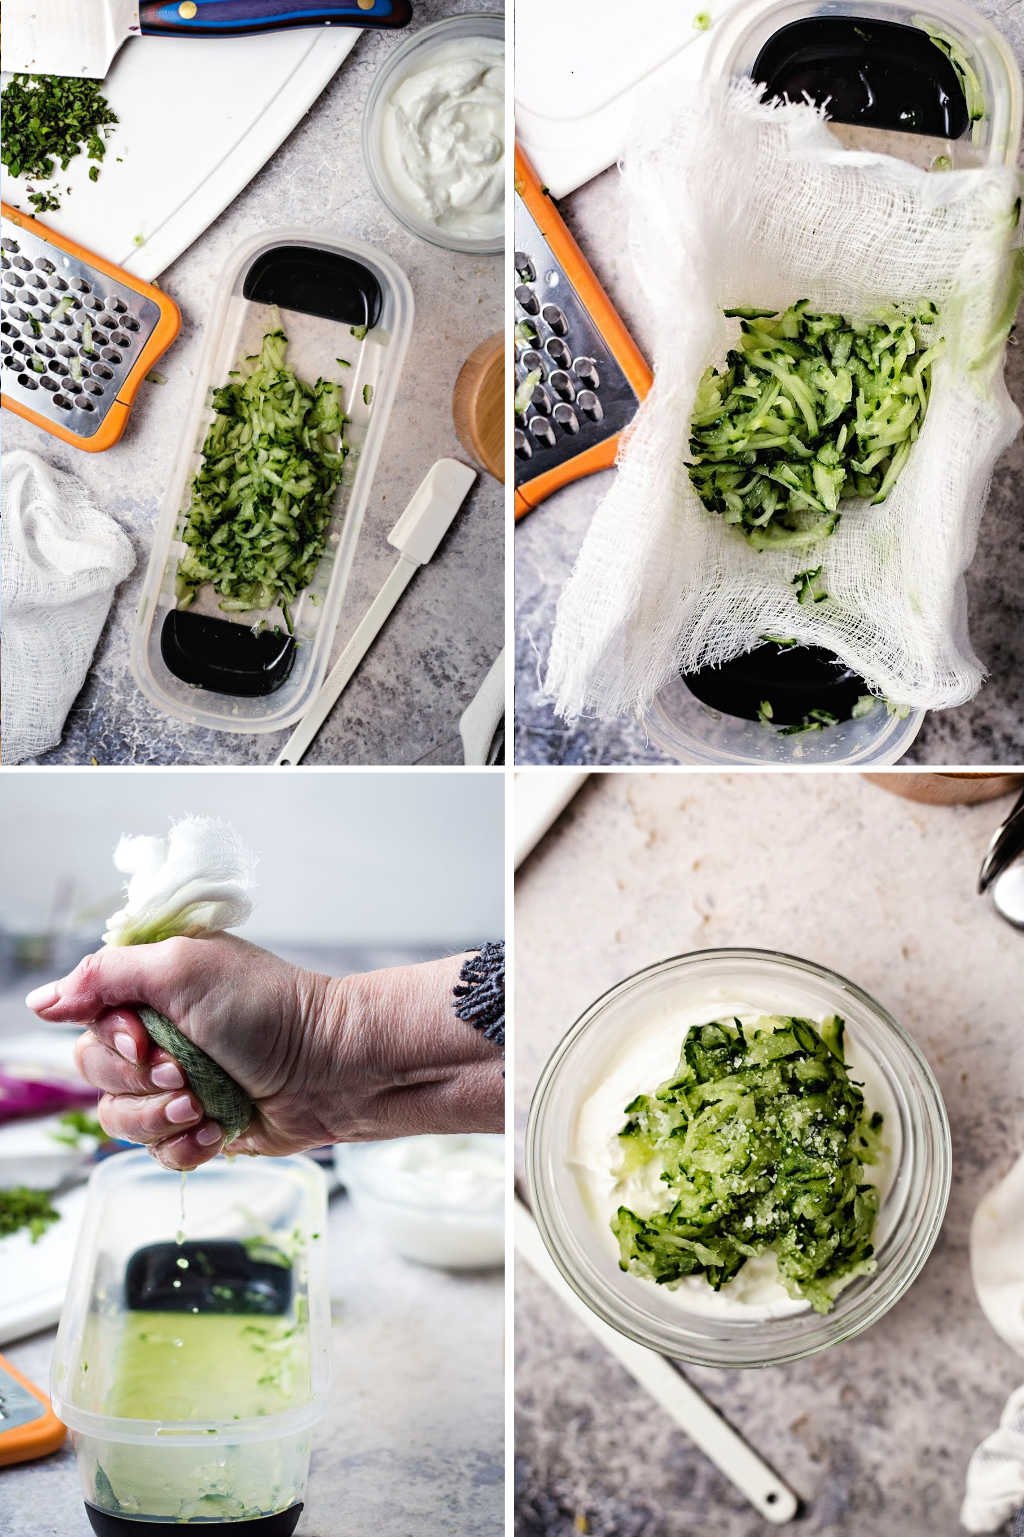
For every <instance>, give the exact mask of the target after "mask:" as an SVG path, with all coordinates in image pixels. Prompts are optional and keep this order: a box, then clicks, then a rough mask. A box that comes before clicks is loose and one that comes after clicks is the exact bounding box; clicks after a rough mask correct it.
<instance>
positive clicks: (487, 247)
mask: <svg viewBox="0 0 1024 1537" xmlns="http://www.w3.org/2000/svg"><path fill="white" fill-rule="evenodd" d="M461 38H488V39H491V40H495V41H497V42H500V43H502V44H504V41H505V18H504V16H502V15H501V14H500V12H498V11H473V12H470V13H469V14H468V15H465V16H449V17H447V18H446V19H445V20H444V21H435V22H434V23H433V24H432V25H431V26H429V27H424V28H423V30H422V31H420V32H414V33H413V34H412V35H411V36H409V37H407V38H406V39H405V41H404V42H403V43H402V44H401V46H400V47H398V48H396V49H395V51H394V53H393V54H391V56H390V58H389V59H388V61H387V63H386V64H385V65H384V66H383V68H382V69H380V70H379V71H378V73H377V75H376V77H375V79H374V82H373V85H372V86H371V87H370V94H369V95H368V96H367V98H366V108H365V110H364V113H363V158H364V160H365V161H366V169H367V171H368V172H369V175H370V180H371V182H372V183H373V187H374V191H375V192H376V193H377V196H378V197H379V198H380V200H381V202H382V203H383V204H384V205H385V207H387V208H388V209H389V210H390V211H391V213H392V214H394V216H395V218H396V219H397V220H398V222H399V224H401V225H403V226H404V227H405V228H406V229H407V230H408V231H409V232H410V234H413V235H417V236H418V237H419V239H420V240H429V241H430V243H431V244H432V245H439V246H443V247H444V248H445V250H448V251H462V252H464V253H465V254H467V255H470V256H490V255H493V254H494V253H495V252H498V251H501V250H503V249H504V245H505V236H504V230H503V229H499V230H497V231H496V233H495V234H494V236H493V238H487V239H473V238H470V237H468V236H462V235H453V234H450V233H449V232H447V231H445V230H443V229H442V228H441V227H440V226H439V225H437V224H432V223H430V222H429V221H428V220H427V219H424V218H422V217H421V216H420V215H419V214H418V213H417V211H416V210H415V209H414V208H411V207H410V206H409V204H408V203H407V202H406V201H405V200H404V199H403V197H402V196H401V193H400V192H399V190H398V189H397V188H396V187H395V185H394V183H393V181H392V179H391V177H390V175H389V174H388V169H387V163H386V161H385V157H384V153H383V149H382V145H381V126H382V122H383V115H384V108H385V106H386V104H387V102H388V100H389V98H390V96H391V94H392V92H393V91H394V89H395V87H396V86H397V85H398V84H399V83H400V81H401V80H402V78H403V77H404V76H405V75H407V74H408V73H409V71H410V70H411V69H414V68H415V69H418V68H419V67H420V66H421V65H423V64H425V63H427V62H428V61H429V59H430V56H431V54H432V53H435V52H436V51H437V50H438V49H439V48H444V47H446V46H447V45H448V44H450V43H453V42H458V41H459V40H460V39H461Z"/></svg>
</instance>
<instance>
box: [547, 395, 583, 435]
mask: <svg viewBox="0 0 1024 1537" xmlns="http://www.w3.org/2000/svg"><path fill="white" fill-rule="evenodd" d="M551 416H552V419H553V420H554V422H555V425H556V426H558V427H561V429H562V431H563V432H564V433H567V434H568V435H570V436H571V435H572V434H573V433H574V432H579V430H580V419H579V417H578V416H577V415H576V412H575V411H574V410H573V408H572V406H570V405H569V404H567V402H566V401H564V400H560V401H559V402H558V405H557V406H556V407H555V409H554V410H553V411H552V413H551Z"/></svg>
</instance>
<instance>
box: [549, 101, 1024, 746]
mask: <svg viewBox="0 0 1024 1537" xmlns="http://www.w3.org/2000/svg"><path fill="white" fill-rule="evenodd" d="M759 90H760V88H759V87H758V86H756V85H755V84H754V83H753V82H751V81H749V80H742V81H733V82H731V83H730V84H728V85H722V84H718V85H706V86H705V87H703V88H702V89H701V90H700V91H698V92H697V93H696V94H691V95H689V96H688V97H686V98H685V99H680V95H679V91H678V88H676V90H675V92H674V94H673V92H672V90H671V88H670V89H669V90H668V91H665V92H662V94H661V95H659V96H652V97H649V98H648V99H647V100H646V101H645V107H644V113H643V122H642V123H641V124H638V125H637V126H636V128H635V130H634V137H635V139H636V147H635V148H634V150H633V151H632V152H631V154H630V155H629V156H628V157H627V159H626V162H625V165H624V167H623V185H624V188H625V193H626V198H627V203H628V207H629V244H630V250H631V256H632V259H633V263H634V267H635V271H636V274H637V277H638V279H639V283H640V287H641V291H642V294H643V296H644V298H645V299H646V301H647V304H648V306H649V318H650V320H651V322H652V332H653V336H654V365H655V382H654V386H653V389H652V390H651V393H650V395H649V396H648V397H647V399H646V401H645V402H644V403H643V404H642V405H641V407H640V410H639V411H638V413H637V416H636V420H635V424H634V427H633V429H632V430H631V432H630V435H629V437H628V439H627V441H626V445H625V447H624V449H623V451H622V453H621V457H620V462H619V468H618V471H617V474H616V475H615V478H614V481H613V484H612V487H611V490H610V491H609V492H608V494H607V496H606V497H605V498H604V501H603V502H602V503H601V505H600V507H599V508H598V511H597V513H596V515H595V517H594V520H593V522H592V524H591V526H590V529H589V530H588V532H587V535H586V537H585V539H584V542H583V546H582V548H581V551H580V555H579V558H578V560H577V563H576V566H575V568H574V570H573V573H572V575H571V577H570V579H569V582H568V584H567V586H566V588H565V590H564V592H563V594H562V597H561V600H560V602H559V606H558V613H557V619H556V623H555V629H554V634H553V637H552V644H551V653H550V658H549V664H548V671H547V677H546V680H545V686H546V689H547V691H548V693H549V694H551V695H552V697H553V698H554V700H555V702H556V707H557V709H558V711H559V713H560V714H561V715H563V716H564V717H566V718H567V719H573V718H575V717H576V716H578V715H580V714H582V713H584V712H585V711H587V712H595V713H597V714H600V715H605V716H614V715H621V714H640V715H642V714H643V713H644V712H645V711H646V709H647V708H648V706H649V705H650V703H651V700H652V699H653V698H654V696H655V694H656V693H657V692H658V690H659V689H660V688H661V687H662V686H663V684H665V682H666V681H667V680H668V679H669V678H670V677H671V676H672V675H673V674H674V673H678V672H680V671H682V672H691V671H694V670H696V669H697V668H699V667H702V666H705V665H708V664H711V665H717V664H721V663H722V662H725V661H728V660H730V659H731V658H733V657H736V656H739V655H740V654H742V653H743V652H745V651H748V650H750V649H751V648H752V647H753V646H755V645H757V644H758V643H759V641H760V640H761V639H762V638H763V637H764V636H765V635H783V636H786V637H792V638H793V639H795V640H797V641H799V642H800V643H802V644H804V645H817V646H823V647H825V648H827V649H828V650H830V651H832V652H835V653H836V655H837V656H839V657H840V658H841V660H842V661H843V662H844V663H846V664H847V665H848V666H849V667H852V668H854V669H855V670H856V671H857V672H859V673H860V674H861V675H862V676H863V677H864V678H865V679H867V681H868V682H869V684H870V685H871V687H872V688H873V689H874V690H875V691H877V692H878V693H880V694H882V695H885V696H886V697H888V698H889V699H891V700H895V701H897V702H898V703H900V704H902V705H910V706H915V707H920V708H927V709H936V708H941V707H944V706H950V705H957V704H962V703H963V702H964V701H965V700H967V699H970V698H971V696H972V695H973V694H974V693H975V692H976V690H977V689H978V687H979V685H980V683H981V681H982V677H983V674H984V670H983V667H982V664H981V663H980V662H979V660H978V658H977V657H976V656H975V654H974V651H973V650H972V648H971V643H970V638H969V635H968V630H967V602H966V589H965V584H964V580H963V573H964V571H965V570H966V567H967V565H968V563H969V562H970V559H971V557H972V555H973V553H974V548H975V543H976V539H977V530H978V523H979V520H980V517H981V512H982V509H983V506H984V502H985V496H986V491H987V487H988V482H989V478H990V476H991V473H992V468H993V465H994V463H995V460H996V458H997V456H998V455H999V454H1000V453H1001V452H1002V450H1003V449H1004V448H1005V447H1006V446H1007V444H1008V443H1009V442H1010V441H1011V439H1012V438H1013V436H1014V434H1015V433H1016V432H1017V430H1018V427H1019V425H1020V416H1019V413H1018V412H1017V410H1016V408H1015V407H1014V405H1013V404H1012V402H1011V401H1010V399H1009V396H1008V395H1007V393H1006V387H1005V385H1004V383H1003V378H1002V342H1003V340H1004V339H1005V336H1006V333H1007V331H1008V329H1009V326H1010V324H1011V323H1012V320H1013V317H1014V312H1015V308H1016V300H1017V297H1018V292H1017V289H1016V270H1017V267H1016V260H1017V257H1016V253H1015V252H1014V251H1013V245H1014V242H1015V239H1016V236H1017V208H1016V206H1015V205H1016V200H1017V197H1018V178H1017V174H1016V172H1015V171H1014V170H1011V169H1009V168H1003V167H997V168H994V169H984V170H970V171H956V172H953V171H949V172H941V173H940V172H928V171H923V170H919V169H917V168H915V167H913V166H911V165H909V164H906V163H905V162H903V161H901V160H897V159H895V158H892V157H890V156H886V155H880V154H874V153H871V154H869V153H864V152H859V151H848V150H844V149H842V148H841V147H840V146H839V144H838V142H837V140H836V139H834V138H833V136H832V135H831V133H830V132H829V130H828V128H827V127H826V124H825V121H824V118H823V117H822V115H821V114H820V112H819V111H818V110H817V109H816V108H814V107H811V106H808V105H802V104H801V105H790V104H784V103H778V102H762V101H761V100H760V99H759ZM799 299H807V300H809V301H810V307H811V308H812V309H813V310H825V311H831V312H838V313H841V314H844V315H846V316H848V317H850V318H851V319H855V320H857V319H867V318H868V317H869V316H871V315H872V314H873V313H877V312H878V311H880V310H883V309H887V308H890V307H891V306H892V305H893V304H908V305H917V304H919V303H920V302H921V301H923V300H926V299H931V300H934V301H935V303H936V304H938V306H939V310H940V316H939V321H938V323H937V326H936V328H935V329H936V332H937V333H939V334H941V335H942V336H943V337H944V338H945V349H944V351H943V353H942V355H941V356H940V357H939V359H938V360H937V361H936V363H935V364H934V365H933V370H932V393H931V400H930V404H929V407H928V412H927V416H926V419H925V422H924V425H923V427H922V430H921V435H920V438H919V439H918V441H917V443H916V444H915V446H914V448H913V450H912V452H911V454H910V458H909V460H908V462H907V464H906V466H905V467H904V470H903V473H902V474H901V476H900V478H899V480H898V482H897V484H896V486H895V488H894V489H893V491H892V492H891V493H890V495H889V497H888V498H887V500H886V501H885V502H883V503H881V504H879V505H878V506H875V507H872V506H870V505H869V504H868V503H867V502H866V501H863V500H853V499H851V500H850V501H844V502H842V503H840V510H841V512H842V518H841V521H840V525H839V528H838V530H837V531H836V533H834V534H833V535H832V536H831V537H830V538H827V539H825V540H822V541H821V542H820V543H818V544H815V545H812V546H811V547H810V548H807V549H797V550H795V551H794V550H793V549H788V550H786V549H782V550H777V551H766V552H764V553H758V552H757V551H755V550H754V549H752V548H751V546H750V545H749V544H748V543H747V541H746V540H745V539H744V538H743V536H742V535H741V534H740V533H739V532H737V531H736V530H734V529H732V528H730V527H729V526H727V525H726V524H725V523H724V521H723V519H722V518H721V517H720V516H719V515H718V514H717V513H713V512H708V511H706V510H705V508H704V507H703V505H702V504H701V502H700V500H699V498H698V496H697V494H696V492H695V491H694V490H693V488H692V486H691V485H690V481H689V478H688V475H687V471H686V461H687V459H688V458H689V435H690V417H691V413H692V410H693V404H694V397H695V394H696V390H697V384H698V381H699V379H700V376H701V374H702V373H703V371H704V370H705V368H707V367H708V365H709V364H715V365H716V366H721V365H723V364H724V362H725V355H726V352H727V351H728V349H729V347H730V346H732V345H735V340H736V337H737V336H738V334H739V325H738V322H737V321H735V320H733V321H727V320H725V319H724V318H723V316H722V310H723V309H724V308H729V307H734V306H756V307H758V308H762V309H768V308H778V309H784V308H785V307H787V306H788V305H790V304H793V303H795V302H796V301H797V300H799ZM819 564H820V565H822V566H823V571H822V577H821V584H822V586H823V587H824V589H825V591H826V592H827V593H828V600H827V601H824V602H821V603H815V604H808V605H805V606H800V605H799V604H798V603H797V601H796V588H795V587H794V586H793V585H792V579H793V576H794V575H795V574H796V573H797V572H798V571H800V570H806V569H808V568H812V567H815V566H817V565H819Z"/></svg>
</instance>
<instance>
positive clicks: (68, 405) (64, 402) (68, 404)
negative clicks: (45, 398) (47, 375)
mask: <svg viewBox="0 0 1024 1537" xmlns="http://www.w3.org/2000/svg"><path fill="white" fill-rule="evenodd" d="M53 403H54V405H55V406H60V409H61V410H62V411H73V410H74V409H75V408H74V404H73V403H72V401H70V400H69V399H68V397H67V396H66V395H54V397H53Z"/></svg>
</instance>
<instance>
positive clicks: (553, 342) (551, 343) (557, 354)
mask: <svg viewBox="0 0 1024 1537" xmlns="http://www.w3.org/2000/svg"><path fill="white" fill-rule="evenodd" d="M544 351H545V352H546V353H547V355H548V357H549V358H550V359H551V361H552V362H553V363H554V364H555V366H556V367H557V368H568V367H569V365H570V363H571V362H572V353H571V352H570V351H569V349H568V347H567V346H566V345H565V343H564V342H563V340H562V338H561V337H560V336H549V337H548V339H547V341H546V342H545V344H544Z"/></svg>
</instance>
